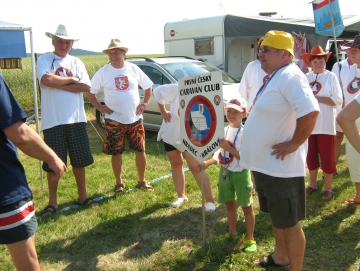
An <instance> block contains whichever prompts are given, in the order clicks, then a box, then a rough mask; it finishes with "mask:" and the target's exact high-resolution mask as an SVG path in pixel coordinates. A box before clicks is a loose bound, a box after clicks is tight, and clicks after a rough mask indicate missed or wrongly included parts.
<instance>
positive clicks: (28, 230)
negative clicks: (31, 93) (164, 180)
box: [0, 73, 67, 271]
mask: <svg viewBox="0 0 360 271" xmlns="http://www.w3.org/2000/svg"><path fill="white" fill-rule="evenodd" d="M26 117H27V116H26V113H25V112H24V111H23V110H22V109H21V107H20V106H19V104H18V102H17V101H16V100H15V98H14V96H13V94H12V93H11V91H10V89H9V87H8V85H7V84H6V82H5V80H4V78H3V77H2V75H1V73H0V244H5V245H6V246H7V248H8V250H9V251H10V254H11V258H12V260H13V263H14V265H15V267H16V269H17V270H32V271H34V270H40V267H39V262H38V258H37V254H36V250H35V232H36V229H37V222H36V217H35V209H34V202H33V197H32V192H31V190H30V188H29V186H28V183H27V180H26V175H25V171H24V168H23V166H22V164H21V163H20V161H19V158H18V153H17V148H19V149H20V150H21V151H22V152H23V153H25V154H26V155H28V156H31V157H34V158H36V159H39V160H42V161H46V162H47V163H49V165H50V167H51V169H53V170H54V171H55V176H54V181H56V180H57V179H59V178H60V176H61V175H62V174H63V173H64V172H66V171H67V169H66V166H65V164H64V163H63V162H62V161H61V159H60V158H59V157H58V156H57V155H56V154H55V153H54V152H53V151H52V150H51V149H50V148H49V147H48V146H47V145H46V144H45V143H44V141H43V140H42V139H41V137H40V136H39V135H38V134H37V133H36V132H35V131H34V130H33V129H31V128H30V127H29V126H27V125H26V124H25V120H26Z"/></svg>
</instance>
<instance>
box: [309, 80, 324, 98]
mask: <svg viewBox="0 0 360 271" xmlns="http://www.w3.org/2000/svg"><path fill="white" fill-rule="evenodd" d="M309 85H310V87H311V89H312V92H313V94H314V95H316V94H318V93H319V92H320V90H321V89H322V84H321V83H320V82H317V81H315V82H311V83H310V84H309Z"/></svg>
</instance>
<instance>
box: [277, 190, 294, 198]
mask: <svg viewBox="0 0 360 271" xmlns="http://www.w3.org/2000/svg"><path fill="white" fill-rule="evenodd" d="M276 194H277V196H278V198H279V199H290V198H292V197H294V196H295V195H296V193H295V191H294V190H293V189H290V190H285V191H278V192H277V193H276Z"/></svg>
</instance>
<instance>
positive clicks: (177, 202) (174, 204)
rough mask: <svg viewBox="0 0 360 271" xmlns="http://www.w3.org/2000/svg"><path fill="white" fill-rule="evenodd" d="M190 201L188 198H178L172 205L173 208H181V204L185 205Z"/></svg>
mask: <svg viewBox="0 0 360 271" xmlns="http://www.w3.org/2000/svg"><path fill="white" fill-rule="evenodd" d="M188 200H189V199H188V198H187V197H185V198H177V200H175V201H174V202H173V203H171V204H170V205H171V207H174V208H176V207H179V206H180V205H181V204H183V202H184V201H188Z"/></svg>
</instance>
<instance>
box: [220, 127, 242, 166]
mask: <svg viewBox="0 0 360 271" xmlns="http://www.w3.org/2000/svg"><path fill="white" fill-rule="evenodd" d="M229 127H230V126H228V127H227V129H226V132H225V140H226V137H227V133H228V131H229ZM241 127H242V125H240V127H239V128H238V130H237V132H236V135H235V137H234V142H233V144H232V146H234V149H235V142H236V139H237V137H238V134H239V132H240V129H241ZM232 146H231V147H232ZM225 154H226V151H225V150H224V159H221V160H223V161H224V164H225V160H226V157H225ZM220 155H221V152H220ZM229 158H230V153H229ZM229 165H230V163H229V164H227V165H226V166H225V167H224V168H225V169H227V168H228V167H229Z"/></svg>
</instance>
